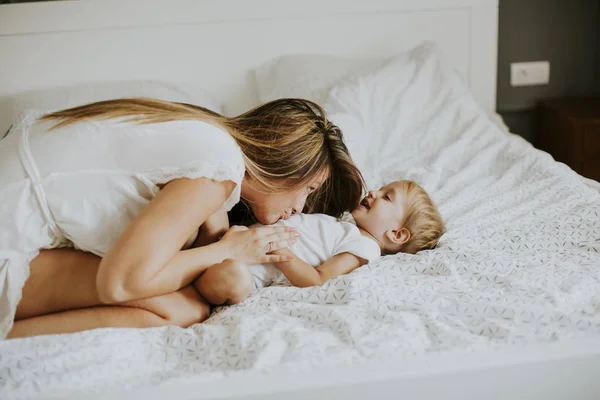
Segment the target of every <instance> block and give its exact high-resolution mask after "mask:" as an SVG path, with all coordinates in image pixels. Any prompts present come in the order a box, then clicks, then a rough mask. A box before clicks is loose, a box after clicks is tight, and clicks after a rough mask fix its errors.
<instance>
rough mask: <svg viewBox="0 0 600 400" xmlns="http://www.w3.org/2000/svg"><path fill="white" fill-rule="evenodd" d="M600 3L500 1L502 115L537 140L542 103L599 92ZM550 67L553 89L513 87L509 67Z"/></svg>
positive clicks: (597, 0)
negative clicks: (540, 63) (537, 64)
mask: <svg viewBox="0 0 600 400" xmlns="http://www.w3.org/2000/svg"><path fill="white" fill-rule="evenodd" d="M599 12H600V0H500V2H499V28H498V85H497V91H498V93H497V110H498V112H499V113H500V114H501V115H502V116H503V117H504V119H505V122H506V123H507V125H508V126H509V127H510V128H511V131H513V132H514V133H518V134H520V135H522V136H524V137H525V138H526V139H528V140H530V141H534V140H535V129H534V125H535V124H534V123H535V121H534V112H533V109H534V107H535V104H536V102H537V101H538V100H539V99H543V98H548V97H558V96H569V95H582V94H589V93H592V92H593V91H594V90H595V89H598V91H600V59H599V57H600V55H599V54H598V53H600V29H599V28H598V22H599ZM544 60H548V61H550V83H549V84H548V85H544V86H529V87H511V86H510V63H511V62H520V61H544Z"/></svg>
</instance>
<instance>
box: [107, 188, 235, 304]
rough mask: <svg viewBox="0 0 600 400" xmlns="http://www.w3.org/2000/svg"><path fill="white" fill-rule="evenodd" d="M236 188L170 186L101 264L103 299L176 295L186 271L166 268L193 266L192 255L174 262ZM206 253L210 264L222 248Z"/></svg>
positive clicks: (143, 213)
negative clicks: (185, 263) (190, 237)
mask: <svg viewBox="0 0 600 400" xmlns="http://www.w3.org/2000/svg"><path fill="white" fill-rule="evenodd" d="M234 187H235V184H234V183H233V182H230V181H226V182H216V181H213V180H211V179H207V178H200V179H185V178H183V179H176V180H174V181H172V182H170V183H169V184H168V185H166V186H165V187H164V188H163V189H162V190H161V191H160V193H158V194H157V195H156V196H155V197H154V199H152V201H150V203H149V204H148V205H147V206H146V207H145V208H144V209H143V210H142V212H141V213H140V215H138V216H137V218H136V219H135V220H134V221H133V222H132V223H131V224H130V225H129V226H128V227H127V229H126V230H125V232H124V233H123V234H122V235H121V237H120V239H119V240H118V241H117V242H116V243H115V244H114V245H113V247H112V248H111V249H110V250H109V251H108V253H107V254H106V256H105V257H104V258H103V259H102V262H101V263H100V268H99V269H98V275H97V278H96V284H97V289H98V293H99V295H100V299H101V300H102V301H103V302H106V303H120V302H124V301H128V300H133V299H138V298H144V297H150V296H155V295H160V294H164V293H168V292H169V291H172V290H169V289H172V288H173V287H174V286H175V285H174V281H181V275H182V271H181V270H178V269H177V268H166V267H167V266H168V265H169V263H170V261H173V262H174V264H175V265H178V266H181V262H180V261H181V260H183V259H185V260H186V261H190V260H189V258H188V255H189V253H188V254H183V253H184V252H182V255H180V256H179V257H178V259H173V258H174V257H175V256H176V255H178V253H179V249H181V248H182V246H183V245H184V243H185V242H186V239H187V237H188V235H189V232H192V231H193V230H194V229H197V228H198V227H199V226H201V225H202V224H203V223H204V221H205V220H206V219H207V218H208V217H209V216H210V215H212V214H213V213H214V212H215V211H217V210H218V209H219V207H221V205H222V204H223V203H224V202H225V200H226V199H227V197H228V196H229V194H230V193H231V192H232V191H233V189H234ZM215 247H217V249H215ZM197 253H199V252H197ZM202 253H207V254H206V256H207V257H206V261H207V262H210V261H213V260H217V259H218V258H219V257H216V255H217V253H219V252H218V246H213V248H210V249H205V250H204V251H203V252H202ZM195 255H198V254H195ZM179 258H181V260H179ZM220 261H223V259H221V260H220ZM220 261H218V260H217V262H220ZM193 264H196V263H195V262H194V263H193ZM193 264H192V265H193ZM201 264H205V262H202V263H201ZM200 272H201V271H198V273H200ZM177 289H178V288H175V289H174V290H177Z"/></svg>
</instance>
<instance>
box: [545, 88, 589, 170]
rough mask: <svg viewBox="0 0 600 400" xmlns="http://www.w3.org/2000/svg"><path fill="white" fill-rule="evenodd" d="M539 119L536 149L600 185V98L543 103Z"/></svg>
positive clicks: (577, 98)
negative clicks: (599, 182)
mask: <svg viewBox="0 0 600 400" xmlns="http://www.w3.org/2000/svg"><path fill="white" fill-rule="evenodd" d="M536 118H537V132H536V141H535V147H537V148H538V149H540V150H544V151H546V152H548V153H550V154H551V155H552V157H554V159H555V160H556V161H560V162H563V163H565V164H567V165H568V166H569V167H571V168H572V169H573V170H574V171H575V172H577V173H579V174H581V175H583V176H585V177H587V178H591V179H595V180H597V181H600V97H573V98H564V99H552V100H545V101H541V102H539V103H538V107H537V115H536Z"/></svg>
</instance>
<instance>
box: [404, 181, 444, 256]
mask: <svg viewBox="0 0 600 400" xmlns="http://www.w3.org/2000/svg"><path fill="white" fill-rule="evenodd" d="M400 182H401V183H402V184H404V187H405V188H406V215H405V217H404V221H403V223H402V227H403V228H406V229H407V230H408V231H409V232H410V239H408V241H407V242H406V243H404V244H403V245H402V246H401V247H400V249H399V251H401V252H403V253H410V254H415V253H417V252H419V251H421V250H426V249H433V248H435V246H437V244H438V241H439V239H440V237H441V236H442V234H443V233H444V232H445V231H446V227H445V225H444V221H443V220H442V216H441V215H440V212H439V211H438V209H437V207H436V206H435V204H434V203H433V201H432V200H431V197H429V195H428V194H427V192H426V191H425V189H423V188H422V187H421V186H419V185H418V184H417V183H415V182H413V181H409V180H403V181H400Z"/></svg>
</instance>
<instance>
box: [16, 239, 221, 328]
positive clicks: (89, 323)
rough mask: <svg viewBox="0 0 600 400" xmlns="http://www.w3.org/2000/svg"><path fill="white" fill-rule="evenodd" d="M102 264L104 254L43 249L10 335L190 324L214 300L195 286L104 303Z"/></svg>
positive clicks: (205, 314)
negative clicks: (99, 277)
mask: <svg viewBox="0 0 600 400" xmlns="http://www.w3.org/2000/svg"><path fill="white" fill-rule="evenodd" d="M99 264H100V258H99V257H97V256H95V255H92V254H89V253H85V252H81V251H77V250H70V249H58V250H48V251H44V252H42V253H41V254H40V255H39V256H38V257H37V258H36V259H34V260H33V262H32V263H31V274H30V277H29V279H28V280H27V282H26V283H25V287H24V288H23V297H22V300H21V302H20V303H19V306H18V307H17V313H16V322H15V324H14V327H13V329H12V331H11V332H10V333H9V335H8V337H23V336H33V335H41V334H51V333H69V332H78V331H82V330H86V329H94V328H100V327H132V328H133V327H140V328H143V327H149V326H163V325H178V326H184V327H187V326H189V325H192V324H193V323H196V322H202V321H204V320H205V319H206V318H208V315H209V313H210V306H209V304H208V303H207V302H206V300H204V298H203V297H202V296H201V295H200V294H198V292H197V291H196V290H195V289H194V288H193V287H192V286H188V287H186V288H183V289H181V290H179V291H177V292H174V293H168V294H165V295H162V296H156V297H151V298H148V299H142V300H134V301H131V302H127V303H123V304H119V305H115V306H104V305H101V303H100V300H99V298H98V295H97V292H96V272H97V270H98V266H99ZM61 311H62V312H61Z"/></svg>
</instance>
